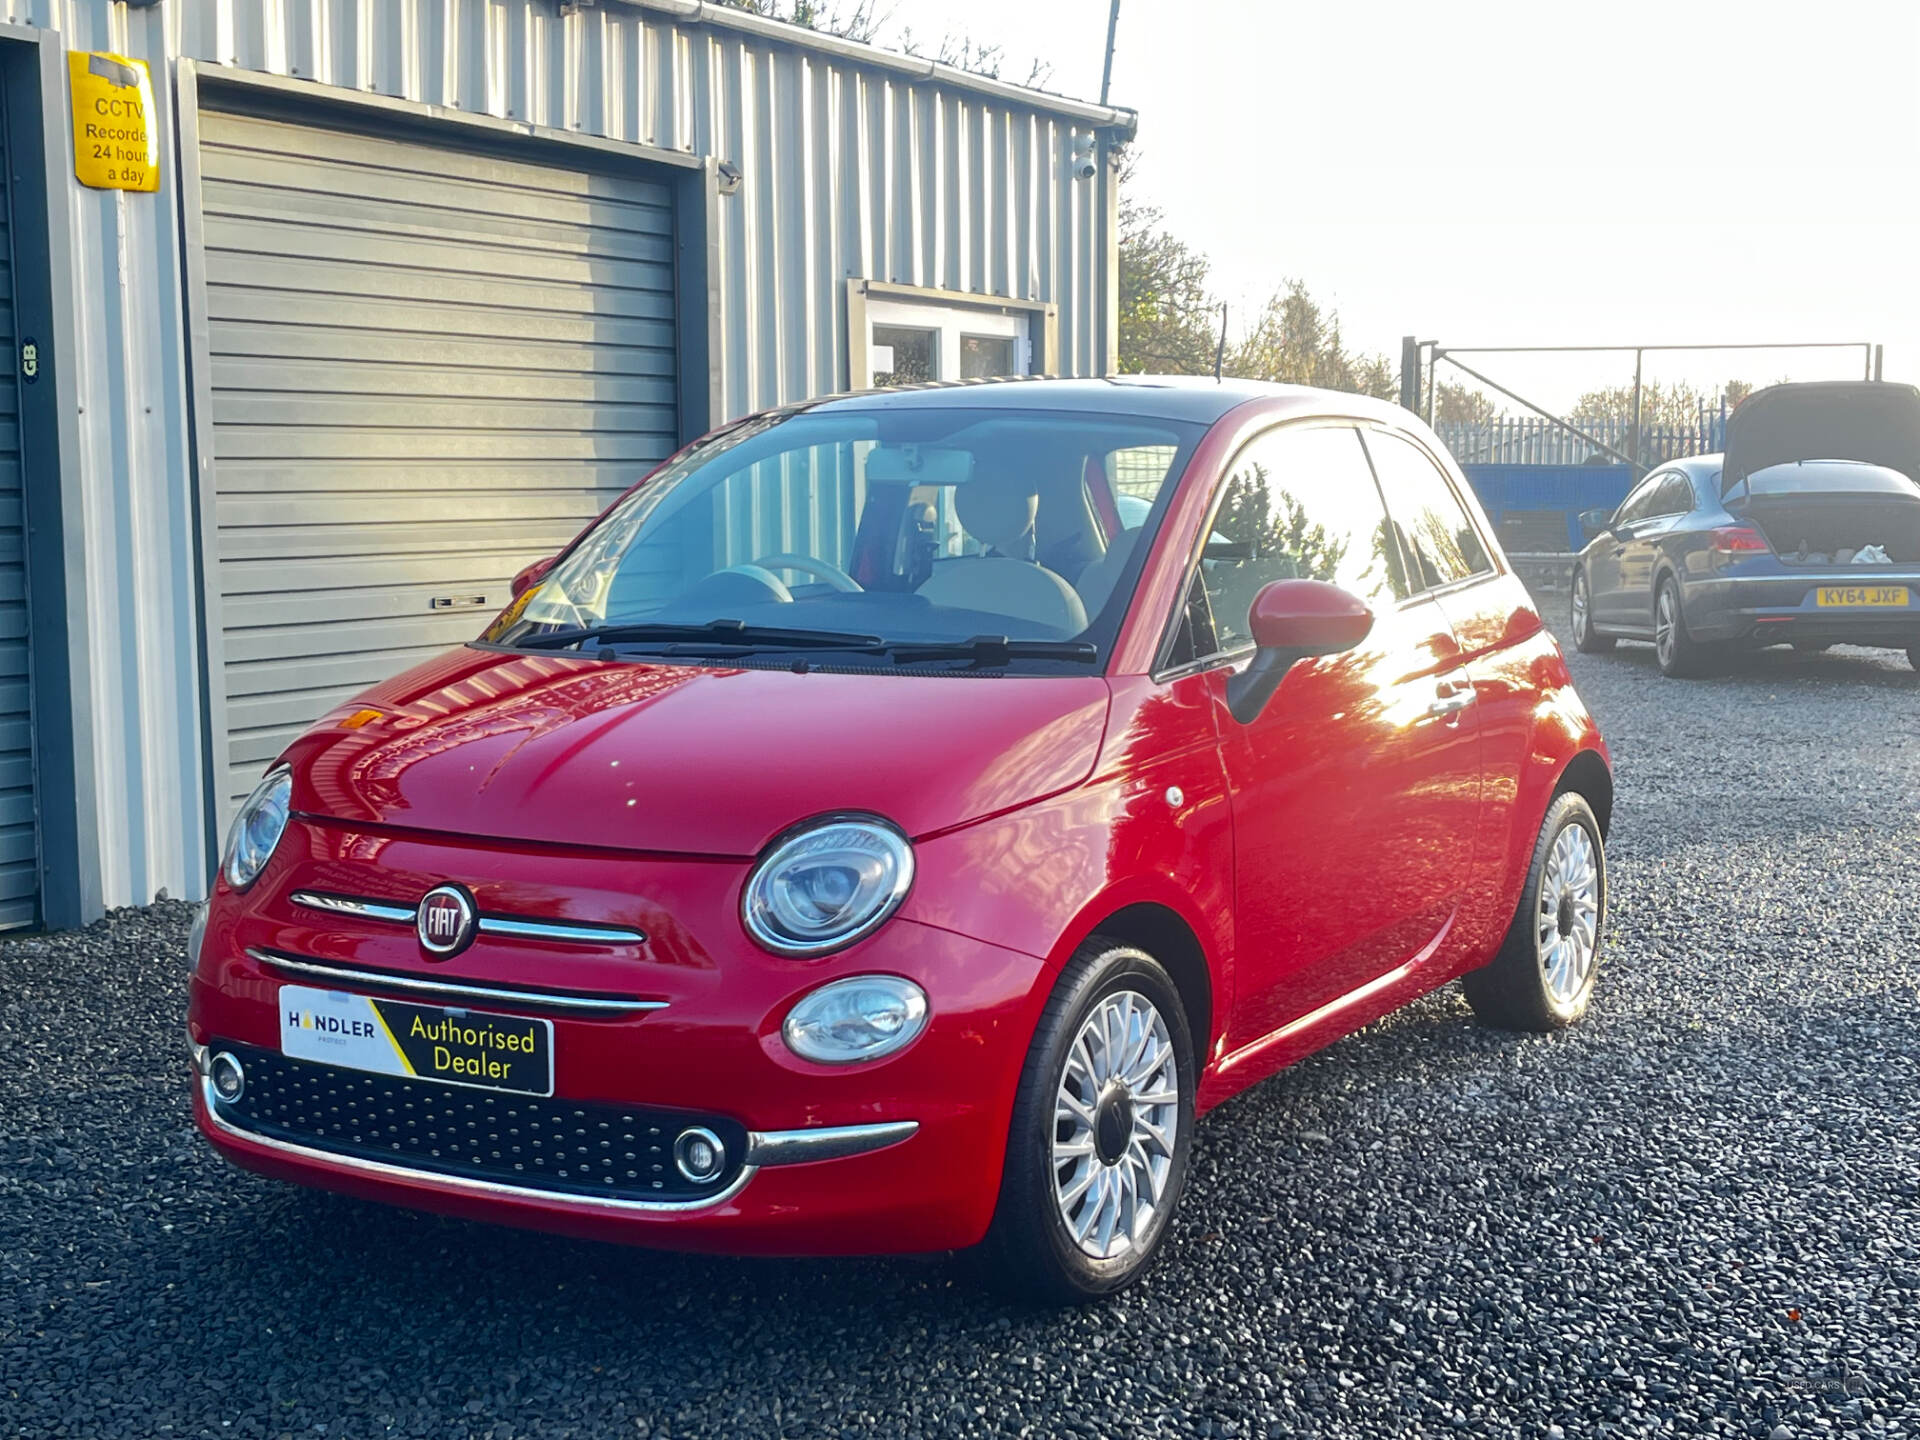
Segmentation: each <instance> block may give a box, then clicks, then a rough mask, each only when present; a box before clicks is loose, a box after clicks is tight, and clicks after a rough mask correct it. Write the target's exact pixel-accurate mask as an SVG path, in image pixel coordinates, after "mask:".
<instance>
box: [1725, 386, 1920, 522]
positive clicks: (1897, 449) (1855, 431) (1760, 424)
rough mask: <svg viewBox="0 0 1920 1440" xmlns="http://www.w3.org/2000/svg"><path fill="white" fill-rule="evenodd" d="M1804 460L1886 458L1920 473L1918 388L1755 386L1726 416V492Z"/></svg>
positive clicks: (1873, 461) (1904, 470) (1882, 461)
mask: <svg viewBox="0 0 1920 1440" xmlns="http://www.w3.org/2000/svg"><path fill="white" fill-rule="evenodd" d="M1802 460H1854V461H1859V462H1862V463H1864V464H1869V465H1884V466H1886V467H1888V468H1889V469H1892V470H1898V471H1899V472H1900V473H1901V474H1903V475H1908V476H1911V477H1913V478H1914V479H1916V480H1920V389H1916V388H1915V387H1913V386H1912V385H1892V384H1887V383H1884V382H1881V381H1873V380H1833V381H1818V382H1813V383H1806V384H1795V385H1772V386H1769V387H1768V388H1767V389H1765V390H1756V391H1755V392H1754V393H1753V394H1751V395H1749V396H1748V397H1747V398H1746V399H1745V400H1744V401H1743V402H1741V404H1740V407H1739V408H1738V409H1737V410H1735V411H1734V412H1733V414H1732V415H1730V416H1728V417H1727V441H1726V460H1725V465H1724V468H1723V469H1722V470H1721V473H1720V493H1721V494H1722V495H1731V494H1732V493H1733V492H1734V491H1735V490H1737V489H1738V488H1739V487H1740V485H1741V483H1742V482H1743V481H1745V480H1747V479H1748V477H1750V476H1752V475H1753V474H1755V473H1756V472H1757V471H1761V470H1765V469H1766V468H1767V467H1769V466H1771V465H1790V464H1793V463H1794V462H1796V461H1802Z"/></svg>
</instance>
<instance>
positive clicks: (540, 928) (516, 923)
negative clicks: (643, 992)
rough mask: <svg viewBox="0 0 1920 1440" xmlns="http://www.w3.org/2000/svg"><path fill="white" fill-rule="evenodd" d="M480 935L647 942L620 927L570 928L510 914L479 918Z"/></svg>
mask: <svg viewBox="0 0 1920 1440" xmlns="http://www.w3.org/2000/svg"><path fill="white" fill-rule="evenodd" d="M480 933H481V934H482V935H511V936H514V937H515V938H517V939H521V940H567V941H571V942H572V943H574V944H577V945H644V944H646V941H647V937H646V935H645V934H644V933H643V932H642V931H639V930H629V929H627V928H626V927H625V926H622V925H569V924H562V923H560V922H559V921H555V920H523V919H521V918H519V917H518V916H510V915H482V916H481V917H480Z"/></svg>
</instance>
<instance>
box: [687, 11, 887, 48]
mask: <svg viewBox="0 0 1920 1440" xmlns="http://www.w3.org/2000/svg"><path fill="white" fill-rule="evenodd" d="M719 3H720V4H722V5H727V6H731V7H732V8H733V9H735V10H745V11H747V12H748V13H749V14H753V15H758V16H760V17H762V18H763V19H767V20H783V21H785V22H786V23H787V24H789V25H798V26H800V27H801V29H803V30H821V31H824V32H826V33H827V34H829V35H838V36H840V37H841V38H842V39H845V40H857V41H859V42H861V43H862V44H872V43H873V39H874V37H875V36H876V35H878V34H879V33H880V27H881V26H882V25H884V24H886V22H887V16H886V15H885V14H881V13H877V12H876V11H875V9H874V0H853V4H852V5H851V6H850V7H849V8H847V9H844V10H843V9H841V7H840V6H839V5H837V4H832V3H828V0H719Z"/></svg>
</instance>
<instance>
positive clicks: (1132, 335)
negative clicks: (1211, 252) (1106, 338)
mask: <svg viewBox="0 0 1920 1440" xmlns="http://www.w3.org/2000/svg"><path fill="white" fill-rule="evenodd" d="M1126 175H1127V172H1126V171H1125V170H1122V172H1121V189H1120V369H1121V371H1122V372H1123V373H1126V374H1132V375H1138V374H1146V373H1151V374H1156V375H1206V374H1209V373H1211V372H1212V370H1213V357H1214V348H1215V346H1216V345H1217V344H1218V341H1219V325H1220V306H1219V302H1218V301H1216V300H1215V299H1214V298H1213V293H1212V292H1211V291H1210V290H1208V288H1207V272H1208V270H1209V268H1210V267H1209V265H1208V263H1207V257H1206V256H1204V255H1202V254H1201V253H1200V252H1199V251H1198V250H1195V249H1193V248H1192V247H1191V246H1190V245H1188V244H1187V243H1186V242H1185V241H1183V240H1180V239H1177V238H1175V237H1174V236H1173V235H1170V234H1169V233H1167V231H1165V230H1163V229H1162V228H1161V227H1160V212H1159V211H1158V210H1154V209H1149V208H1147V207H1145V206H1142V205H1139V204H1137V203H1135V202H1134V201H1133V200H1132V199H1131V198H1129V196H1128V194H1127V188H1126Z"/></svg>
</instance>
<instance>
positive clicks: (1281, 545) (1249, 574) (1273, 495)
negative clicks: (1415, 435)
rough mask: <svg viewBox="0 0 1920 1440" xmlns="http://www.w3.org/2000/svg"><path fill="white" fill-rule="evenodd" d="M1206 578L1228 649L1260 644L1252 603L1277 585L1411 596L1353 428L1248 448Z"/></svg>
mask: <svg viewBox="0 0 1920 1440" xmlns="http://www.w3.org/2000/svg"><path fill="white" fill-rule="evenodd" d="M1217 504H1218V509H1217V510H1216V511H1215V513H1214V519H1213V528H1212V530H1211V531H1210V532H1209V533H1208V535H1207V540H1206V545H1205V547H1204V548H1203V550H1202V552H1201V559H1200V579H1201V583H1202V584H1203V585H1204V587H1205V590H1206V597H1207V608H1208V609H1209V610H1210V611H1211V612H1212V619H1213V626H1214V635H1213V637H1212V638H1213V643H1212V645H1211V646H1210V647H1208V649H1207V650H1206V651H1203V652H1202V653H1203V654H1204V653H1223V652H1229V651H1233V650H1238V649H1241V648H1243V647H1245V646H1247V645H1250V644H1251V643H1252V642H1253V634H1252V631H1251V629H1250V627H1249V626H1248V623H1247V615H1248V612H1249V610H1251V609H1252V607H1253V597H1254V596H1255V595H1257V594H1259V592H1260V589H1261V587H1262V586H1265V585H1267V584H1268V583H1270V582H1271V581H1274V580H1290V579H1308V580H1326V581H1330V582H1332V583H1333V584H1335V585H1338V586H1340V587H1341V588H1343V589H1345V590H1349V591H1351V592H1352V593H1353V594H1355V595H1358V596H1359V597H1360V598H1361V599H1362V600H1365V601H1366V602H1367V603H1368V604H1369V605H1373V606H1376V607H1377V606H1380V605H1385V604H1392V603H1393V602H1394V601H1396V600H1399V599H1403V598H1404V597H1405V595H1406V586H1405V577H1404V574H1403V571H1402V567H1401V562H1400V555H1399V552H1398V550H1397V549H1396V548H1395V546H1394V540H1393V532H1392V529H1391V527H1390V526H1389V525H1388V524H1387V515H1386V510H1385V509H1384V508H1383V507H1382V505H1381V503H1380V492H1379V490H1378V489H1377V488H1376V487H1375V486H1374V483H1373V476H1372V474H1371V473H1370V472H1369V471H1368V469H1367V461H1366V454H1365V452H1364V451H1363V450H1362V449H1361V448H1360V437H1359V433H1358V432H1357V431H1355V430H1354V429H1352V428H1351V427H1350V426H1345V425H1334V426H1322V427H1313V428H1305V427H1300V426H1287V427H1283V428H1281V429H1278V430H1272V431H1269V432H1268V433H1267V434H1265V435H1262V436H1260V437H1258V438H1257V439H1255V440H1254V441H1253V442H1252V443H1251V444H1249V445H1248V446H1247V447H1246V448H1245V449H1244V450H1242V451H1241V452H1240V454H1239V456H1238V457H1237V458H1236V459H1235V460H1234V462H1233V465H1232V468H1230V469H1229V470H1228V472H1227V477H1226V480H1225V482H1224V483H1223V485H1222V487H1221V490H1220V495H1219V498H1218V501H1217Z"/></svg>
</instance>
